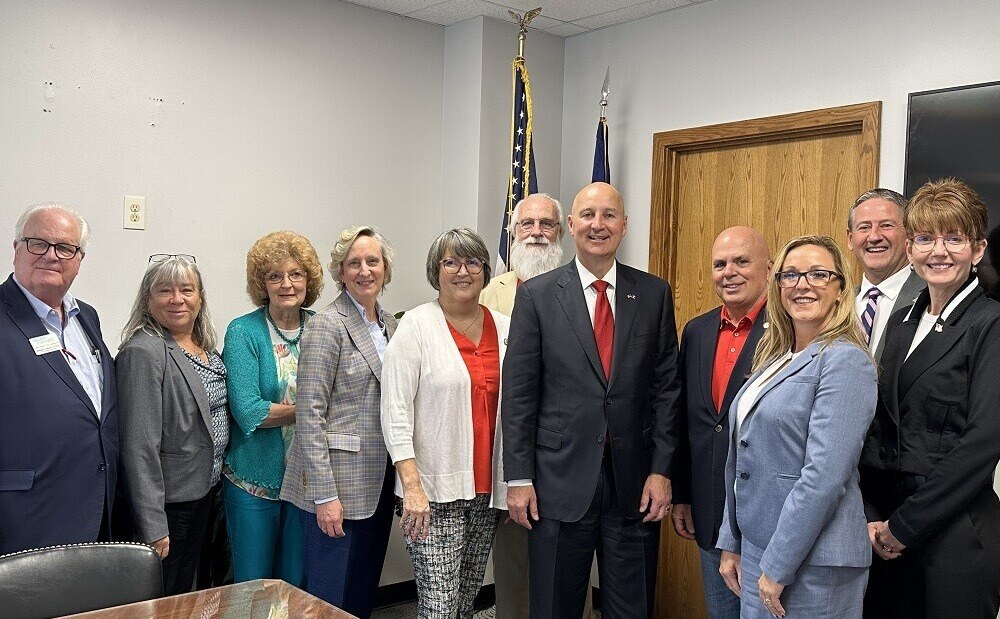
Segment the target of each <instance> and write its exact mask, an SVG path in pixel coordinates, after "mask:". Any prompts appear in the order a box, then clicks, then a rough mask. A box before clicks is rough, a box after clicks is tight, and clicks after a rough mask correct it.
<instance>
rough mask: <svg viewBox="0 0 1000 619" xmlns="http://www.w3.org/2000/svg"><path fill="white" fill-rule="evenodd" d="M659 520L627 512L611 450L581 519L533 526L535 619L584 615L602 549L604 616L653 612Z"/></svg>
mask: <svg viewBox="0 0 1000 619" xmlns="http://www.w3.org/2000/svg"><path fill="white" fill-rule="evenodd" d="M659 539H660V523H659V522H649V523H643V522H642V520H641V519H639V520H633V519H628V518H625V517H624V516H623V515H622V510H621V508H620V506H619V505H618V497H617V493H616V492H615V480H614V474H613V472H612V470H611V458H610V454H609V453H608V452H607V451H605V454H604V462H603V464H602V465H601V478H600V480H599V481H598V484H597V491H596V492H595V493H594V498H593V500H592V501H591V504H590V507H589V508H588V509H587V512H586V513H585V514H584V516H583V518H581V519H580V520H578V521H577V522H560V521H558V520H551V519H548V518H542V519H540V520H539V521H538V522H537V523H534V524H533V525H532V530H531V531H529V532H528V571H529V574H530V584H529V598H530V602H531V618H532V619H556V618H559V619H580V616H581V615H582V614H583V606H584V601H585V599H586V594H587V589H588V588H589V587H590V566H591V564H592V563H593V560H594V552H595V551H596V552H597V567H598V572H599V573H600V578H601V594H602V597H603V604H602V606H601V616H602V617H604V618H605V619H624V618H630V619H632V618H634V619H646V618H648V617H652V616H653V596H654V593H655V590H656V560H657V551H658V548H659Z"/></svg>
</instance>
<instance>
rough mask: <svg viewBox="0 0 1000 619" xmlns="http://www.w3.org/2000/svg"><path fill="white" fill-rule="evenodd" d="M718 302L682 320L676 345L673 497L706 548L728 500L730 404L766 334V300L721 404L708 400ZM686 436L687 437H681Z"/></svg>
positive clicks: (712, 545)
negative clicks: (687, 511)
mask: <svg viewBox="0 0 1000 619" xmlns="http://www.w3.org/2000/svg"><path fill="white" fill-rule="evenodd" d="M721 318H722V308H721V307H717V308H715V309H714V310H711V311H709V312H706V313H704V314H702V315H701V316H697V317H695V318H692V319H691V320H690V321H688V323H687V324H686V325H685V326H684V333H683V335H682V337H681V351H680V383H681V396H680V397H679V398H678V399H677V412H676V414H675V416H676V417H677V419H678V421H679V423H680V427H681V428H682V429H681V439H682V440H681V442H680V445H679V446H678V449H677V460H676V463H675V465H674V503H675V504H676V503H689V504H690V505H691V514H692V517H693V518H694V531H695V539H696V540H697V542H698V545H699V546H701V547H702V548H704V549H706V550H709V549H712V548H715V542H716V540H717V539H718V536H719V526H720V525H721V524H722V510H723V508H724V507H725V506H726V488H725V478H726V457H727V456H728V454H729V436H730V434H731V432H730V431H729V406H730V405H731V404H732V402H733V398H734V397H736V393H737V392H738V391H739V390H740V387H742V386H743V383H745V382H746V379H747V377H748V376H749V375H750V367H751V366H752V365H753V354H754V350H756V348H757V342H759V341H760V338H761V336H762V335H764V323H765V322H767V306H766V305H765V306H764V307H762V308H761V310H760V313H758V314H757V319H756V320H755V321H754V323H753V326H752V327H751V328H750V331H749V332H748V333H747V334H746V338H747V339H746V342H745V343H744V344H743V350H741V351H740V356H739V357H738V358H737V360H736V365H735V366H734V367H733V373H732V374H731V375H730V377H729V383H728V384H727V385H726V394H725V397H724V398H723V400H722V410H721V411H716V410H715V403H714V402H713V400H712V368H713V365H714V364H715V348H716V344H717V343H718V341H719V330H720V329H719V325H720V321H721ZM684 439H686V440H684Z"/></svg>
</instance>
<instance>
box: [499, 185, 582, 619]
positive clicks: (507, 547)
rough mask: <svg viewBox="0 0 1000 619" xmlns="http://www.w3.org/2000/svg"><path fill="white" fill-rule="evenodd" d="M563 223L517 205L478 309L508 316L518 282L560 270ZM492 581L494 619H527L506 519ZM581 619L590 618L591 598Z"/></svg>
mask: <svg viewBox="0 0 1000 619" xmlns="http://www.w3.org/2000/svg"><path fill="white" fill-rule="evenodd" d="M562 219H563V212H562V206H560V204H559V201H558V200H556V199H555V198H553V197H552V196H549V195H548V194H544V193H534V194H531V195H530V196H528V197H527V198H525V199H523V200H521V201H520V202H518V203H517V205H516V206H515V207H514V212H513V213H511V218H510V224H509V225H508V226H509V227H508V232H510V234H511V235H512V236H513V237H514V243H513V244H512V245H511V248H510V256H509V260H508V262H509V263H510V267H511V270H510V271H508V272H506V273H504V274H502V275H497V276H496V277H494V278H492V279H490V283H489V285H488V286H486V288H484V289H483V291H482V293H480V295H479V302H480V303H482V304H483V305H485V306H486V307H488V308H490V309H492V310H496V311H498V312H501V313H503V314H506V315H508V316H510V313H511V310H512V309H513V308H514V294H515V293H516V292H517V287H518V286H519V285H520V284H521V282H524V281H527V280H529V279H531V278H532V277H536V276H538V275H541V274H542V273H546V272H548V271H551V270H552V269H554V268H556V267H557V266H559V264H560V262H561V261H562V255H563V250H562V246H561V245H559V241H560V240H561V239H562V236H563V227H562ZM493 579H494V583H495V590H496V616H497V619H523V618H524V617H527V616H528V614H529V613H528V530H527V529H525V528H524V527H522V526H520V525H518V524H517V523H516V522H514V521H513V520H510V519H508V518H503V521H502V522H501V523H500V526H498V527H497V532H496V539H495V540H494V542H493ZM583 616H584V617H590V616H591V599H590V594H589V592H588V594H587V603H586V605H585V607H584V613H583Z"/></svg>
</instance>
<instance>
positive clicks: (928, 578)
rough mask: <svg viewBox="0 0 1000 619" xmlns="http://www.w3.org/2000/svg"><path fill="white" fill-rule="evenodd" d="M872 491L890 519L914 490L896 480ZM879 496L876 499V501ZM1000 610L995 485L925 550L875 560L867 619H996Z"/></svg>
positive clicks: (999, 514) (999, 513) (999, 512)
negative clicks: (889, 558) (922, 618)
mask: <svg viewBox="0 0 1000 619" xmlns="http://www.w3.org/2000/svg"><path fill="white" fill-rule="evenodd" d="M881 481H882V483H881V484H879V485H880V487H878V488H871V490H872V491H873V492H871V493H870V494H871V495H872V496H871V498H875V501H874V502H875V503H876V504H877V505H878V507H879V508H880V510H882V513H886V514H891V513H892V512H893V511H895V509H896V508H897V507H898V506H899V505H900V504H901V503H902V502H903V501H904V500H906V498H907V497H908V496H909V495H910V494H912V492H913V491H914V490H915V488H913V487H912V485H911V486H908V485H907V484H900V483H898V480H893V479H892V476H891V475H887V476H885V477H883V478H882V480H881ZM876 497H877V498H876ZM998 610H1000V500H998V499H997V495H996V493H995V492H994V491H993V488H992V487H990V486H987V487H984V488H983V490H982V492H980V493H979V495H978V496H977V497H976V498H975V499H974V500H973V501H972V502H971V503H970V504H969V505H968V506H966V508H965V509H963V510H962V511H961V512H959V513H958V515H956V516H955V517H954V518H952V520H951V521H950V522H948V523H946V524H945V525H944V527H942V528H941V530H940V531H939V532H938V533H937V534H935V535H934V536H933V537H932V538H931V539H930V540H928V541H927V543H926V544H924V545H923V546H919V547H916V548H912V549H911V548H907V549H906V550H904V551H903V554H902V555H901V556H900V557H899V558H898V559H893V560H891V561H886V560H884V559H882V558H880V557H879V556H878V555H875V554H873V556H872V567H871V571H870V572H869V576H868V590H867V591H866V593H865V607H864V616H865V618H866V619H920V618H921V617H925V618H927V619H953V618H957V617H961V618H962V619H977V618H978V619H996V617H997V611H998Z"/></svg>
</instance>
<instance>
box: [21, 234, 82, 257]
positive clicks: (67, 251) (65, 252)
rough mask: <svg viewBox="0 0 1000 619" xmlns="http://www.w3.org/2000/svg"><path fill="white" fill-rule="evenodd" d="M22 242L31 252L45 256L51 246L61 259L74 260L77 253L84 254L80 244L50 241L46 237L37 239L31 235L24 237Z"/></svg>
mask: <svg viewBox="0 0 1000 619" xmlns="http://www.w3.org/2000/svg"><path fill="white" fill-rule="evenodd" d="M21 242H23V243H24V247H25V249H27V250H28V253H29V254H35V255H36V256H44V255H45V254H46V253H47V252H48V251H49V248H50V247H54V248H55V250H56V258H59V259H60V260H72V259H73V257H74V256H76V255H77V254H83V250H82V249H80V246H79V245H70V244H69V243H49V242H48V241H46V240H45V239H36V238H33V237H30V236H26V237H24V238H22V239H21Z"/></svg>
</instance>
